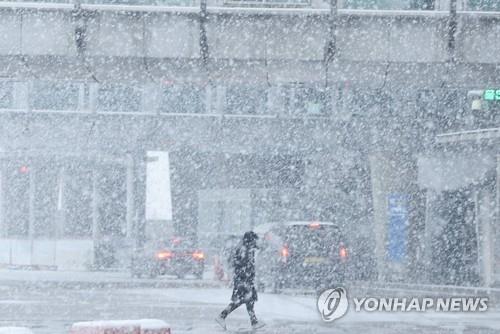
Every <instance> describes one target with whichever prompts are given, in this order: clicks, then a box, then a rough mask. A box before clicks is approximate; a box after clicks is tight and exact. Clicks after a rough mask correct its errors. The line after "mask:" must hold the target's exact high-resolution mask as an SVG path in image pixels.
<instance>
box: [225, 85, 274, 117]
mask: <svg viewBox="0 0 500 334" xmlns="http://www.w3.org/2000/svg"><path fill="white" fill-rule="evenodd" d="M266 104H267V89H266V88H264V87H255V86H243V85H237V86H230V87H227V88H226V104H225V108H224V113H226V114H243V115H248V114H250V115H254V114H265V113H266V111H267V106H266Z"/></svg>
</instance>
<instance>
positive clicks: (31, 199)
mask: <svg viewBox="0 0 500 334" xmlns="http://www.w3.org/2000/svg"><path fill="white" fill-rule="evenodd" d="M35 187H36V174H35V170H34V169H30V171H29V187H28V237H29V239H30V240H33V239H34V237H35Z"/></svg>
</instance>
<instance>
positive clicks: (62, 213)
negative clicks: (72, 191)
mask: <svg viewBox="0 0 500 334" xmlns="http://www.w3.org/2000/svg"><path fill="white" fill-rule="evenodd" d="M66 177H67V176H66V169H65V168H64V166H62V167H61V168H60V169H59V183H58V186H57V187H58V189H57V221H56V228H55V237H56V239H61V238H62V237H63V236H64V228H65V225H66V181H67V180H66Z"/></svg>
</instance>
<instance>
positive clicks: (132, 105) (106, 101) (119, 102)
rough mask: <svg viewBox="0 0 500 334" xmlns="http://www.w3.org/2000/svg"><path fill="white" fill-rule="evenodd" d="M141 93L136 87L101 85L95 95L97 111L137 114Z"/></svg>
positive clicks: (139, 107) (139, 108)
mask: <svg viewBox="0 0 500 334" xmlns="http://www.w3.org/2000/svg"><path fill="white" fill-rule="evenodd" d="M141 97H142V91H141V89H140V88H138V87H132V86H125V85H116V84H115V85H111V84H107V85H101V86H100V87H99V89H98V93H97V110H99V111H116V112H139V111H140V110H141Z"/></svg>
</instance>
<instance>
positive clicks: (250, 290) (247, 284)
mask: <svg viewBox="0 0 500 334" xmlns="http://www.w3.org/2000/svg"><path fill="white" fill-rule="evenodd" d="M258 238H259V237H258V236H257V234H256V233H255V232H252V231H249V232H245V234H244V235H243V239H242V241H241V243H240V244H239V245H238V247H237V248H236V250H235V252H233V255H232V258H231V263H232V265H233V269H234V276H233V294H232V296H231V303H229V305H228V306H227V307H226V308H225V309H224V310H223V311H222V312H221V313H220V314H219V316H218V317H217V318H216V319H215V320H216V321H217V323H218V324H219V325H220V326H221V327H222V328H223V329H226V321H225V320H226V317H227V316H228V315H229V314H230V313H231V312H233V311H234V310H236V309H237V308H238V307H240V306H241V305H243V304H245V305H246V308H247V312H248V315H249V316H250V323H251V325H252V328H253V329H257V328H260V327H262V326H264V323H262V322H259V321H258V320H257V317H256V316H255V311H254V304H255V302H256V301H257V290H256V289H255V283H254V280H255V251H256V250H257V240H258Z"/></svg>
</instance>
